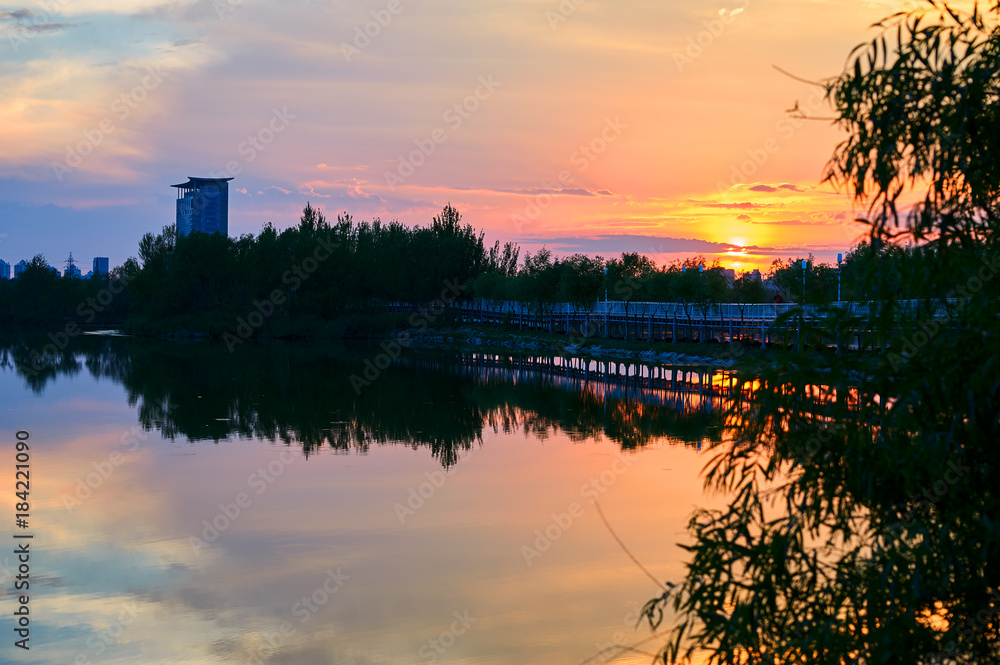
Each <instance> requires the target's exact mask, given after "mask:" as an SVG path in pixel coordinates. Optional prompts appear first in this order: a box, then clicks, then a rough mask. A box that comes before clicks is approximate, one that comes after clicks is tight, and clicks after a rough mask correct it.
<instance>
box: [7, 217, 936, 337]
mask: <svg viewBox="0 0 1000 665" xmlns="http://www.w3.org/2000/svg"><path fill="white" fill-rule="evenodd" d="M931 251H933V250H932V249H930V248H920V247H910V248H905V247H898V246H895V245H892V244H886V245H884V246H873V245H872V244H870V243H868V242H862V243H861V244H860V245H858V246H857V247H855V248H854V249H853V250H852V251H850V252H848V253H847V255H846V257H845V260H844V262H843V264H842V265H841V266H839V267H838V266H835V265H828V264H823V263H819V262H818V261H816V260H815V258H814V257H813V256H812V255H810V256H808V257H806V258H796V259H791V258H789V259H787V260H780V259H779V260H775V261H774V262H773V263H772V265H771V267H770V269H769V270H767V271H765V274H764V275H763V280H762V279H760V277H758V275H755V274H753V273H750V272H746V273H743V274H742V275H739V276H738V277H735V278H734V277H733V276H732V274H731V273H730V274H727V271H726V270H725V268H724V267H723V266H722V265H720V263H719V262H718V261H715V262H714V263H712V264H710V265H708V261H707V260H706V259H705V258H704V257H703V256H695V257H689V258H687V259H684V260H677V261H674V262H672V263H670V264H666V265H661V266H658V265H657V264H656V263H655V262H654V261H652V260H651V259H649V258H648V257H646V256H643V255H641V254H638V253H635V252H625V253H622V254H621V255H620V256H617V257H612V258H608V259H605V258H603V257H601V256H597V257H592V256H588V255H585V254H574V255H572V256H567V257H557V256H555V255H553V253H552V252H551V251H550V250H548V249H545V248H542V249H540V250H538V251H536V252H535V253H533V254H532V253H530V252H528V253H525V255H524V257H523V260H522V259H521V250H520V248H519V247H518V246H517V245H515V244H513V243H505V244H503V245H501V244H500V243H499V242H496V243H494V244H493V245H492V246H488V245H487V244H486V243H485V242H484V233H483V232H482V231H477V230H476V229H475V228H473V227H472V225H470V224H468V223H463V222H462V216H461V214H460V213H459V211H458V210H457V209H456V208H454V207H453V206H451V205H450V204H449V205H447V206H445V207H444V209H443V210H442V211H441V214H440V215H438V216H435V217H434V218H433V220H432V223H431V224H430V225H428V226H416V227H408V226H404V225H403V224H401V223H399V222H396V221H393V222H390V223H383V222H382V221H380V220H378V219H376V220H374V221H372V222H365V221H362V222H356V221H355V220H354V219H352V218H351V216H350V215H349V214H347V213H344V214H342V215H338V216H337V218H336V220H335V221H333V222H330V221H328V220H327V218H326V217H325V215H324V214H323V212H322V211H321V210H319V209H317V208H315V207H313V206H312V205H311V204H306V206H305V208H304V209H303V212H302V215H301V217H300V219H299V223H298V224H297V225H295V226H291V227H289V228H286V229H284V230H281V231H279V230H278V229H277V228H275V227H274V226H273V225H272V224H267V225H265V227H264V228H263V229H262V230H261V232H260V233H259V234H257V235H253V234H244V235H241V236H239V237H237V238H230V237H228V236H224V235H219V234H204V233H192V234H190V235H187V236H184V237H180V238H178V237H177V234H176V229H175V227H174V226H172V225H171V226H165V227H163V230H162V231H161V232H160V233H158V234H154V233H146V234H145V235H144V236H143V237H142V239H141V240H140V241H139V248H138V257H133V258H129V259H128V260H127V261H125V263H124V264H123V265H121V266H118V267H116V268H115V269H114V270H112V271H111V274H110V275H95V276H93V277H91V278H89V279H79V278H73V277H69V276H63V277H60V276H59V275H58V274H56V273H55V271H53V270H51V269H49V268H48V267H47V262H46V260H45V258H44V257H43V256H42V255H37V256H35V257H34V258H33V259H32V261H31V262H30V263H29V265H28V267H27V269H26V270H25V271H24V272H23V273H22V274H21V276H20V277H18V278H17V279H14V280H0V316H3V317H4V320H5V321H7V322H8V323H9V324H13V325H28V326H31V325H45V324H62V323H64V322H67V321H72V322H75V323H78V324H94V325H124V327H125V328H126V329H127V330H128V331H129V332H132V333H135V334H161V333H165V332H171V331H183V330H186V331H198V332H202V333H207V334H209V335H211V336H222V335H224V334H225V333H227V332H232V331H233V330H234V327H236V326H237V325H240V324H238V323H237V321H240V322H242V323H241V325H244V326H248V324H247V323H245V322H246V320H247V318H248V317H249V316H253V317H255V320H254V321H253V323H254V324H255V325H253V326H252V328H253V329H252V330H250V332H252V333H257V332H262V333H263V334H264V335H269V336H290V337H294V336H315V335H325V336H335V337H344V336H353V335H365V334H369V333H377V332H381V331H383V330H384V329H386V328H387V327H391V326H392V325H393V324H394V320H393V317H390V316H388V315H386V314H385V313H384V311H385V305H387V304H389V303H397V304H398V303H402V304H405V305H409V306H412V307H414V308H416V307H418V306H420V305H422V304H426V303H430V302H432V301H434V300H435V299H437V298H439V297H440V295H441V293H442V292H444V291H452V292H454V293H455V294H456V297H455V298H454V300H456V301H467V300H470V299H474V298H476V299H481V300H484V301H486V302H487V303H492V304H493V305H494V306H496V307H499V306H500V304H501V303H503V302H504V301H518V302H521V303H523V304H524V305H525V306H526V307H530V308H532V309H534V310H535V311H537V312H540V313H545V312H546V311H550V310H551V308H552V307H553V306H554V305H555V304H556V303H563V302H567V303H572V304H574V305H575V306H576V307H578V308H579V309H581V310H583V311H592V310H593V308H594V306H595V305H596V303H598V302H600V301H601V300H604V299H607V300H613V301H622V302H624V303H625V306H626V309H628V307H629V306H630V304H631V303H633V302H639V301H647V302H676V303H683V304H685V305H690V306H691V307H692V310H695V309H701V310H702V311H703V312H705V311H708V309H710V308H711V307H712V305H713V304H718V303H737V304H751V303H762V302H772V301H774V300H775V299H776V296H777V299H778V300H780V301H794V302H806V303H825V302H831V301H834V300H836V299H838V297H840V298H842V299H844V300H866V299H870V298H872V297H873V293H874V292H873V290H872V288H871V287H872V284H873V280H878V281H879V282H880V283H881V284H883V285H885V284H892V285H893V288H892V289H891V292H892V293H893V295H894V296H896V297H909V296H913V295H915V293H914V292H913V291H912V289H911V288H909V286H908V285H910V284H911V281H910V280H909V279H908V278H907V274H908V273H909V272H913V270H914V268H913V266H914V265H917V264H919V263H921V262H922V261H924V260H926V259H927V257H926V256H925V255H926V254H927V253H928V252H931ZM803 261H805V263H806V269H805V270H804V271H803V269H802V267H801V265H802V262H803ZM803 274H804V276H805V280H804V281H803ZM803 289H804V290H803ZM880 297H881V296H880ZM248 328H249V326H248Z"/></svg>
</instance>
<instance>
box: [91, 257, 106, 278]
mask: <svg viewBox="0 0 1000 665" xmlns="http://www.w3.org/2000/svg"><path fill="white" fill-rule="evenodd" d="M90 274H92V275H107V274H108V257H106V256H95V257H94V267H93V268H92V269H91V270H90Z"/></svg>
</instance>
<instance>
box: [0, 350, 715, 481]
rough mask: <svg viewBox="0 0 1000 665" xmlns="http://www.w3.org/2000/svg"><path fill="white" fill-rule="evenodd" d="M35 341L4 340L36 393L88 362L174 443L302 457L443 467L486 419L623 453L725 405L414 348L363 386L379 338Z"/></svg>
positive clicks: (659, 376)
mask: <svg viewBox="0 0 1000 665" xmlns="http://www.w3.org/2000/svg"><path fill="white" fill-rule="evenodd" d="M41 346H42V344H41V343H40V342H39V341H34V343H31V342H28V343H25V342H23V341H19V342H10V343H8V344H6V345H4V346H3V347H2V348H0V366H2V367H7V368H9V369H14V370H16V372H17V373H18V374H19V375H20V376H21V377H22V378H23V379H24V380H25V381H26V383H27V385H28V387H29V388H30V389H31V390H33V391H35V392H36V393H40V392H42V391H43V390H44V389H45V386H46V385H47V384H48V383H50V382H52V381H54V380H55V379H56V378H57V377H58V376H61V375H68V376H73V375H76V374H77V373H79V372H81V371H82V370H83V369H84V368H86V370H87V371H88V372H89V373H90V374H91V375H92V376H94V377H98V378H107V379H111V380H112V381H114V382H116V383H120V384H122V385H123V386H124V387H125V388H126V390H127V391H128V400H129V404H130V405H134V406H136V408H137V413H138V418H139V423H140V424H141V425H142V427H143V428H144V429H146V430H147V431H148V430H157V431H159V432H161V433H162V434H163V435H164V436H165V437H167V438H169V439H176V438H178V437H183V438H186V439H188V440H191V441H201V440H212V441H216V442H218V441H222V440H225V439H228V438H231V437H239V438H246V439H253V438H262V439H267V440H269V441H281V442H283V443H286V444H291V443H293V442H294V443H296V444H298V445H301V446H302V448H303V450H304V451H305V452H306V454H309V453H311V452H312V451H313V450H316V449H319V448H323V447H327V448H331V449H333V450H340V451H348V450H354V451H357V452H362V453H364V452H366V451H368V450H369V449H370V447H371V445H372V444H378V445H382V444H405V445H411V446H416V447H426V448H429V449H430V451H431V453H432V455H433V456H434V457H435V458H436V459H438V460H439V461H440V462H441V464H442V465H444V466H445V467H449V466H450V465H452V464H454V463H455V461H456V460H457V458H458V456H459V454H460V453H461V452H462V451H466V450H469V449H470V447H471V446H472V445H473V444H474V443H475V442H476V441H479V440H481V438H482V433H483V429H484V428H490V429H493V430H494V431H503V432H513V431H518V430H520V431H524V432H531V433H532V434H533V435H534V436H540V437H544V436H546V435H547V434H548V433H550V432H557V431H562V432H565V433H566V434H567V435H568V436H569V437H570V438H571V439H574V440H586V439H589V438H593V437H600V436H606V437H608V438H609V439H611V440H612V441H614V442H616V443H618V444H619V445H620V446H621V447H622V448H625V449H631V448H637V447H641V446H644V445H646V444H647V443H648V442H649V441H651V440H655V439H659V438H664V437H668V438H671V439H674V440H677V441H681V442H684V443H686V444H691V445H696V446H697V445H699V444H700V443H701V442H702V441H705V440H713V441H714V440H717V438H718V436H719V433H720V431H721V424H722V419H721V413H722V410H723V407H724V397H723V394H722V393H723V391H721V390H720V389H719V387H718V385H717V383H718V381H715V382H713V379H712V377H711V376H710V375H708V374H704V373H702V372H699V371H696V370H695V369H694V368H681V369H679V370H666V373H664V371H663V370H660V369H657V368H652V367H651V366H647V365H643V364H635V363H627V364H626V363H617V362H597V361H587V362H584V361H580V360H567V359H565V358H556V357H537V356H506V357H502V356H496V355H491V354H473V353H464V354H443V353H441V352H434V351H424V352H417V351H413V352H409V353H407V354H405V355H404V356H403V357H401V358H399V359H396V360H394V361H393V362H392V364H391V365H389V366H388V367H386V368H385V369H384V370H379V371H378V372H377V373H376V374H375V376H374V381H371V382H369V381H367V380H365V381H364V382H361V381H359V380H358V379H359V377H364V376H372V374H371V369H372V368H373V367H374V366H373V365H372V364H371V363H370V360H371V358H373V357H376V358H377V357H378V353H379V351H380V350H379V349H378V348H374V349H370V348H360V349H358V348H354V349H347V348H344V347H340V346H331V345H316V344H287V343H270V344H262V345H243V346H241V347H239V348H237V350H236V352H235V353H228V352H227V351H226V350H225V347H223V346H221V345H215V344H208V343H190V344H177V343H162V342H149V341H137V340H127V339H121V338H106V337H90V338H84V339H80V340H78V342H77V343H74V344H73V346H72V347H70V348H68V349H66V350H64V351H63V352H61V353H59V354H58V355H57V356H55V357H54V358H51V359H50V360H49V361H48V362H45V363H38V362H37V358H33V357H32V353H33V349H38V348H40V347H41ZM366 361H369V362H368V363H367V364H366ZM366 371H367V372H369V373H368V374H366ZM352 377H353V380H352Z"/></svg>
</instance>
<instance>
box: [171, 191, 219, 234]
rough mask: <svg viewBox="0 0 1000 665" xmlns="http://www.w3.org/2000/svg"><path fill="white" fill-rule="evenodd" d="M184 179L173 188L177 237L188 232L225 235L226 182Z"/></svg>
mask: <svg viewBox="0 0 1000 665" xmlns="http://www.w3.org/2000/svg"><path fill="white" fill-rule="evenodd" d="M230 180H232V178H190V177H189V178H188V181H187V182H185V183H182V184H180V185H171V187H176V188H177V236H178V237H180V236H186V235H187V234H189V233H191V232H192V231H201V232H202V233H221V234H223V235H229V181H230Z"/></svg>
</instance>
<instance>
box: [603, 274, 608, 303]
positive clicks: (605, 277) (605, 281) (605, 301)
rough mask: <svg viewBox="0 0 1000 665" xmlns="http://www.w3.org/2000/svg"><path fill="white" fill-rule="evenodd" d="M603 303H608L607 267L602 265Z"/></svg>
mask: <svg viewBox="0 0 1000 665" xmlns="http://www.w3.org/2000/svg"><path fill="white" fill-rule="evenodd" d="M604 304H605V305H606V304H608V267H607V266H604Z"/></svg>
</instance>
